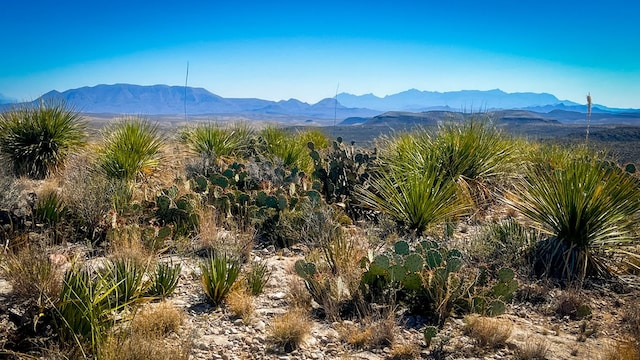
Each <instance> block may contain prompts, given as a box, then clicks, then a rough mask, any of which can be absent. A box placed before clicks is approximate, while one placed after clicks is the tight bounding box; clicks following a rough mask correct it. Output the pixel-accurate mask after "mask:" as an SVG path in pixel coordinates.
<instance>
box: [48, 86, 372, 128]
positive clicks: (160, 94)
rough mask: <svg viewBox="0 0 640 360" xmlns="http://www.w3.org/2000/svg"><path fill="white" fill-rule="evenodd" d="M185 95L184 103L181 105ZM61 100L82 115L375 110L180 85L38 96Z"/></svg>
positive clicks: (327, 115) (316, 114)
mask: <svg viewBox="0 0 640 360" xmlns="http://www.w3.org/2000/svg"><path fill="white" fill-rule="evenodd" d="M185 96H186V104H185ZM42 98H44V99H48V98H63V99H64V100H66V101H67V103H69V104H72V105H73V106H75V107H76V108H77V109H78V110H79V111H82V112H84V113H109V114H143V115H178V114H184V112H185V105H186V111H187V114H189V115H203V114H239V115H242V114H245V115H247V114H248V115H251V114H260V115H288V116H298V117H300V116H302V117H310V118H319V119H333V118H334V116H335V117H337V118H339V119H344V118H346V117H349V116H373V115H376V114H379V113H380V112H379V111H375V110H369V109H358V108H346V107H344V106H342V105H341V104H336V101H335V99H324V100H321V101H320V102H318V103H316V104H308V103H304V102H301V101H299V100H296V99H290V100H282V101H269V100H261V99H246V98H245V99H237V98H223V97H221V96H218V95H215V94H213V93H211V92H209V91H207V90H206V89H203V88H193V87H186V88H185V87H184V86H167V85H153V86H140V85H130V84H115V85H98V86H94V87H83V88H79V89H72V90H67V91H64V92H58V91H51V92H48V93H46V94H44V95H43V96H42Z"/></svg>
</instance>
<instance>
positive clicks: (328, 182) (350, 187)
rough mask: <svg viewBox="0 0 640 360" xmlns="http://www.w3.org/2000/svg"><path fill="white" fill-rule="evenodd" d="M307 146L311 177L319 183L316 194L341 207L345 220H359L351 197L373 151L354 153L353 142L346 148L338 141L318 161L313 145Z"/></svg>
mask: <svg viewBox="0 0 640 360" xmlns="http://www.w3.org/2000/svg"><path fill="white" fill-rule="evenodd" d="M307 146H308V147H309V150H310V151H311V152H310V156H311V158H312V159H313V165H314V172H313V177H314V178H316V179H318V180H319V181H320V183H321V188H320V189H319V190H320V191H321V192H322V194H323V195H324V197H325V199H326V201H327V203H343V204H344V205H345V209H346V212H347V214H348V215H349V216H351V217H352V218H357V217H361V216H362V214H361V212H362V209H359V208H357V207H354V198H353V193H354V189H355V186H356V185H362V184H365V183H366V180H367V178H368V177H369V174H370V173H371V171H370V170H371V169H370V168H371V167H372V166H373V163H374V161H375V160H376V150H375V149H374V150H373V152H366V151H364V150H361V149H356V148H355V146H354V143H353V142H352V143H351V146H347V145H345V144H344V143H343V141H342V138H341V137H338V138H337V139H336V141H334V142H333V146H332V147H331V148H330V149H328V150H327V151H328V152H327V153H326V155H325V158H322V156H321V155H320V153H319V152H318V151H316V150H315V147H314V145H313V143H311V142H310V143H309V144H307Z"/></svg>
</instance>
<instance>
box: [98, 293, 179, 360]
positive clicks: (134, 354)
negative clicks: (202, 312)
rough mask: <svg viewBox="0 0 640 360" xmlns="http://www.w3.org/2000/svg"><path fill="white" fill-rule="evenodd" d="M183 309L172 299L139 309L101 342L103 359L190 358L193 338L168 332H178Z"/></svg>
mask: <svg viewBox="0 0 640 360" xmlns="http://www.w3.org/2000/svg"><path fill="white" fill-rule="evenodd" d="M183 320H184V313H183V312H182V311H181V310H178V309H176V308H175V306H173V304H171V302H168V301H163V302H161V303H159V304H152V305H149V306H147V307H145V308H144V309H142V310H140V311H139V312H138V313H137V314H136V315H135V317H134V318H133V320H132V321H131V324H130V327H129V328H128V329H124V330H122V331H121V332H120V333H116V334H111V335H109V336H108V337H107V338H106V340H105V341H104V343H103V344H101V346H100V354H99V358H100V359H105V360H112V359H113V360H116V359H118V360H119V359H123V360H146V359H158V360H170V359H178V360H180V359H184V360H187V359H188V358H189V352H190V350H191V341H190V339H184V338H178V337H173V338H172V339H171V340H166V339H165V338H166V337H167V335H169V334H171V333H176V332H177V331H178V330H179V328H180V326H181V325H182V323H183Z"/></svg>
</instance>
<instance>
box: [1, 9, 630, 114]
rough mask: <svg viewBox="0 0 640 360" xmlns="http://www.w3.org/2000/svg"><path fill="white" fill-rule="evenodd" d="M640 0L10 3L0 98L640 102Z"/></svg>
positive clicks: (3, 33)
mask: <svg viewBox="0 0 640 360" xmlns="http://www.w3.org/2000/svg"><path fill="white" fill-rule="evenodd" d="M639 14H640V4H639V3H637V2H636V1H629V0H624V1H622V0H608V1H597V2H596V1H589V0H583V1H573V0H571V1H562V0H554V1H549V0H539V1H516V0H500V1H492V0H485V1H477V0H474V1H462V0H450V1H442V0H439V1H404V0H395V1H377V2H376V1H351V2H349V1H333V0H326V1H319V2H307V1H300V0H298V1H278V2H267V1H244V2H241V1H237V2H232V1H225V2H221V1H212V0H186V1H182V0H174V1H170V2H167V1H164V0H157V1H135V0H130V1H121V0H110V1H90V0H89V1H83V2H80V1H77V2H76V1H68V0H58V1H43V0H33V1H22V0H20V1H16V0H6V1H4V2H3V4H2V5H0V36H1V39H2V45H1V46H0V49H1V50H0V51H1V52H0V93H2V94H4V95H6V96H10V97H13V98H17V99H19V100H31V99H34V98H36V97H38V96H40V95H42V94H43V93H45V92H47V91H49V90H52V89H56V90H59V91H63V90H67V89H70V88H76V87H81V86H93V85H97V84H101V83H106V84H113V83H134V84H141V85H151V84H169V85H184V82H185V70H186V64H187V62H189V64H190V68H189V85H190V86H198V87H204V88H206V89H208V90H210V91H212V92H214V93H216V94H218V95H221V96H225V97H259V98H264V99H270V100H280V99H289V98H298V99H300V100H303V101H307V102H316V101H319V100H320V99H322V98H325V97H332V96H334V95H335V91H336V87H337V86H338V84H339V90H340V92H343V91H344V92H349V93H353V94H358V95H359V94H365V93H374V94H375V95H378V96H384V95H388V94H393V93H397V92H400V91H403V90H407V89H410V88H416V89H419V90H431V91H451V90H462V89H479V90H488V89H495V88H500V89H502V90H504V91H507V92H519V91H532V92H549V93H552V94H554V95H556V96H558V97H559V98H560V99H568V100H572V101H576V102H579V103H585V96H586V94H587V92H591V94H592V96H593V99H594V102H596V103H600V104H604V105H607V106H614V107H634V108H640V25H639V24H638V15H639Z"/></svg>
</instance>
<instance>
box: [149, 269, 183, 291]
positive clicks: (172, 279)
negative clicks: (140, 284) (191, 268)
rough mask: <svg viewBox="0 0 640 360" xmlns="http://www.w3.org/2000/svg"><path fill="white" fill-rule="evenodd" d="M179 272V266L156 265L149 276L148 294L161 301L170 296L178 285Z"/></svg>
mask: <svg viewBox="0 0 640 360" xmlns="http://www.w3.org/2000/svg"><path fill="white" fill-rule="evenodd" d="M181 271H182V266H180V264H176V265H173V264H168V263H158V265H156V271H155V272H154V273H153V274H152V275H151V282H150V285H149V289H148V294H149V295H150V296H157V297H160V298H161V299H165V298H167V297H169V296H171V294H173V291H174V290H175V289H176V286H177V285H178V280H179V278H180V272H181Z"/></svg>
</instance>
